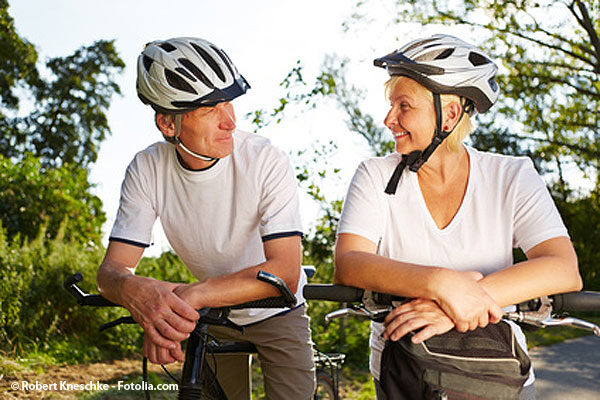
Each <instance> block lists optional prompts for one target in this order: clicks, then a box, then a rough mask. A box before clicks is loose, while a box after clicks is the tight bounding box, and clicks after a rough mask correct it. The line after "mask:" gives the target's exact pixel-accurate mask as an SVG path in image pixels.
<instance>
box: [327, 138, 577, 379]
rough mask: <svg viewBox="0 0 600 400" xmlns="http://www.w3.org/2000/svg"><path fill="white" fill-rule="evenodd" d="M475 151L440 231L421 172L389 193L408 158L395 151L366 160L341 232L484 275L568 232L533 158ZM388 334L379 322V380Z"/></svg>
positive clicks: (398, 255) (413, 259) (375, 336)
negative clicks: (460, 194)
mask: <svg viewBox="0 0 600 400" xmlns="http://www.w3.org/2000/svg"><path fill="white" fill-rule="evenodd" d="M467 152H468V155H469V165H470V168H469V178H468V183H467V189H466V193H465V195H464V198H463V201H462V204H461V205H460V208H459V210H458V212H457V213H456V215H455V216H454V218H453V219H452V221H451V222H450V224H449V225H448V226H446V227H445V228H444V229H439V228H438V227H437V225H436V224H435V222H434V220H433V218H432V217H431V214H430V213H429V210H428V209H427V206H426V204H425V200H424V199H423V195H422V193H421V189H420V187H419V182H418V178H417V174H416V173H414V172H411V171H409V170H408V169H405V171H404V173H403V174H402V177H401V179H400V182H399V185H398V189H397V191H396V194H395V195H388V194H386V193H384V189H385V187H386V185H387V183H388V180H389V179H390V177H391V176H392V173H393V171H394V169H395V168H396V166H397V165H398V163H399V161H400V155H399V154H397V153H395V154H391V155H389V156H387V157H385V158H373V159H369V160H366V161H364V162H362V163H361V164H360V165H359V167H358V169H357V170H356V173H355V175H354V177H353V178H352V182H351V184H350V188H349V189H348V193H347V195H346V199H345V201H344V207H343V211H342V216H341V219H340V223H339V227H338V234H339V233H352V234H355V235H359V236H362V237H364V238H366V239H368V240H370V241H372V242H373V243H375V244H377V254H379V255H382V256H385V257H389V258H392V259H394V260H399V261H404V262H409V263H414V264H421V265H429V266H431V265H435V266H439V267H445V268H450V269H454V270H458V271H468V270H470V271H479V272H481V273H482V274H484V275H487V274H490V273H493V272H495V271H498V270H500V269H503V268H505V267H507V266H510V265H512V264H513V253H512V252H513V248H521V249H522V250H523V251H524V252H527V251H529V250H530V249H531V248H532V247H534V246H535V245H537V244H539V243H541V242H543V241H545V240H548V239H551V238H554V237H558V236H568V233H567V230H566V228H565V226H564V224H563V222H562V219H561V217H560V215H559V213H558V210H557V209H556V206H555V205H554V202H553V201H552V197H551V196H550V194H549V192H548V190H547V188H546V185H545V184H544V182H543V181H542V179H541V177H540V176H539V175H538V174H537V172H536V170H535V169H534V167H533V163H532V162H531V160H530V159H529V158H526V157H510V156H503V155H497V154H492V153H485V152H481V151H478V150H476V149H474V148H471V147H467ZM398 285H399V286H400V285H402V282H398ZM516 328H517V338H518V339H519V341H520V343H521V344H522V346H523V347H524V348H525V349H526V345H525V337H524V335H523V333H522V332H521V330H520V329H519V328H518V327H516ZM382 332H383V325H382V324H378V323H373V324H372V332H371V341H370V342H371V359H370V368H371V372H372V374H373V376H374V377H375V378H377V379H379V367H380V363H381V351H382V350H383V347H384V345H385V341H384V340H383V338H382V337H381V333H382ZM532 375H533V374H532ZM530 381H531V382H532V381H533V378H531V379H530ZM529 383H530V382H529V381H528V382H527V383H526V384H529Z"/></svg>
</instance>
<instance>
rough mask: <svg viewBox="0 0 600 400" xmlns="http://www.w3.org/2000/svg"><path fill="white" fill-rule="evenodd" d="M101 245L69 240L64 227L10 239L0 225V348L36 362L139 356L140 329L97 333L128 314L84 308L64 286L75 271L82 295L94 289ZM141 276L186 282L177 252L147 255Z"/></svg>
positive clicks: (117, 310)
mask: <svg viewBox="0 0 600 400" xmlns="http://www.w3.org/2000/svg"><path fill="white" fill-rule="evenodd" d="M103 256H104V249H103V248H101V247H98V246H87V245H84V244H80V243H77V242H74V241H66V240H65V239H64V235H63V234H62V232H60V231H59V233H58V234H57V236H56V237H54V238H52V239H49V238H48V235H47V234H45V232H44V231H41V232H40V234H39V235H38V236H37V238H35V239H34V240H32V241H25V242H24V243H21V242H20V241H18V240H9V239H7V237H6V234H5V231H4V229H3V228H2V227H0V352H3V353H5V354H8V355H11V356H13V357H25V358H27V359H30V360H37V361H32V363H34V364H35V363H37V364H39V363H42V364H44V363H46V364H54V363H63V362H67V363H73V362H90V361H97V360H101V359H106V358H115V357H122V356H125V355H132V354H139V352H140V349H141V345H142V339H143V337H142V335H141V332H142V331H141V328H139V327H138V326H137V325H121V326H117V327H115V328H111V329H109V330H107V331H104V332H99V331H98V328H99V327H100V325H102V324H104V323H106V322H109V321H112V320H115V319H116V318H118V317H120V316H124V315H128V313H127V312H126V311H125V310H123V309H120V308H108V307H107V308H92V307H80V306H78V305H77V304H76V302H75V299H73V298H72V297H71V296H70V295H69V294H68V293H67V292H66V291H65V290H64V288H63V286H62V285H63V282H64V281H65V279H66V278H67V277H69V276H71V275H72V274H73V273H75V272H81V273H82V275H83V277H84V280H83V282H81V283H80V287H81V288H82V290H84V291H85V292H89V293H97V289H96V287H95V281H96V271H97V269H98V266H99V265H100V262H101V261H102V257H103ZM139 268H140V273H144V274H148V275H150V276H152V277H154V278H157V279H167V280H171V281H189V280H190V279H191V276H190V275H189V272H187V269H186V268H185V266H184V265H183V263H182V262H181V261H180V260H179V258H177V256H175V255H174V254H173V253H164V254H162V255H161V257H159V258H143V259H142V260H141V262H140V266H139Z"/></svg>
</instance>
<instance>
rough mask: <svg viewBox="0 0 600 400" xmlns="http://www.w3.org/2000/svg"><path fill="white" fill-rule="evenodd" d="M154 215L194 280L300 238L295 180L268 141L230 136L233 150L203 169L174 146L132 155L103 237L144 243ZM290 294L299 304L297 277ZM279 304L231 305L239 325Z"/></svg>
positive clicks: (255, 260)
mask: <svg viewBox="0 0 600 400" xmlns="http://www.w3.org/2000/svg"><path fill="white" fill-rule="evenodd" d="M157 217H160V220H161V224H162V226H163V229H164V232H165V235H166V237H167V239H168V240H169V243H170V244H171V246H172V247H173V249H174V250H175V252H176V253H177V255H179V257H180V258H181V260H182V261H183V262H184V264H185V265H186V266H187V267H188V268H189V270H190V271H191V272H192V274H194V276H195V277H196V278H198V280H200V281H202V280H204V279H206V278H210V277H216V276H221V275H225V274H231V273H234V272H237V271H240V270H242V269H244V268H247V267H251V266H255V265H258V264H260V263H262V262H264V261H265V255H264V249H263V242H264V241H267V240H270V239H275V238H279V237H286V236H294V235H302V224H301V220H300V212H299V203H298V193H297V183H296V178H295V175H294V172H293V169H292V167H291V165H290V162H289V158H288V157H287V155H285V154H284V153H283V152H282V151H280V150H279V149H277V148H275V147H274V146H273V145H271V144H270V142H269V140H268V139H266V138H264V137H261V136H258V135H255V134H249V133H247V132H241V131H236V132H235V133H234V149H233V152H232V154H230V155H229V156H227V157H225V158H222V159H220V160H218V161H217V163H216V164H214V165H213V166H211V167H210V168H208V169H204V170H200V171H190V170H188V169H185V168H184V167H182V166H181V164H180V163H179V161H178V159H177V154H176V150H175V148H174V147H173V145H171V144H169V143H166V142H159V143H155V144H153V145H151V146H150V147H148V148H146V149H145V150H143V151H141V152H139V153H138V154H137V155H136V156H135V158H134V159H133V161H132V162H131V164H130V165H129V166H128V168H127V172H126V174H125V180H124V181H123V185H122V187H121V201H120V206H119V211H118V213H117V218H116V221H115V224H114V226H113V229H112V232H111V234H110V240H114V241H121V242H125V243H130V244H133V245H138V246H143V247H147V246H149V245H150V243H151V236H152V226H153V225H154V222H155V221H156V218H157ZM298 274H299V276H300V283H299V285H298V291H297V292H296V298H297V299H298V304H301V303H302V302H303V301H304V298H303V296H302V288H303V286H304V284H305V283H306V277H305V276H304V274H301V270H300V269H298ZM281 311H283V310H282V309H250V310H235V311H232V313H231V319H232V320H233V321H234V322H235V323H237V324H240V325H245V324H249V323H253V322H257V321H261V320H263V319H265V318H267V317H269V316H271V315H274V314H277V313H279V312H281Z"/></svg>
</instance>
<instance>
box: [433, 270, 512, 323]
mask: <svg viewBox="0 0 600 400" xmlns="http://www.w3.org/2000/svg"><path fill="white" fill-rule="evenodd" d="M481 278H482V275H481V274H480V273H479V272H458V271H452V270H449V269H447V270H442V272H440V274H439V275H438V279H437V281H438V282H437V284H436V285H437V288H438V289H437V290H436V293H437V296H436V297H435V299H434V300H435V301H436V303H438V305H439V306H440V308H441V309H442V310H443V311H444V312H445V313H446V314H447V315H448V316H449V317H450V319H451V320H452V321H453V322H454V325H455V326H456V330H457V331H459V332H466V331H468V330H471V331H472V330H475V329H476V328H477V327H482V328H483V327H485V326H486V325H487V324H488V323H490V322H491V323H494V324H495V323H497V322H498V321H500V319H501V318H502V309H501V308H500V306H498V304H496V302H495V301H494V299H492V298H491V297H490V295H489V294H488V293H487V292H486V291H485V290H484V289H483V288H482V287H481V285H480V284H479V283H478V282H477V281H478V280H480V279H481Z"/></svg>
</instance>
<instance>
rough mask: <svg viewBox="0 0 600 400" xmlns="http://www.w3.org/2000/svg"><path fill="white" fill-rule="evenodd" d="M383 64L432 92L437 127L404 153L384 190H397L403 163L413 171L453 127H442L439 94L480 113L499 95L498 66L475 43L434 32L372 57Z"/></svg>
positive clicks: (390, 191) (378, 64) (391, 191)
mask: <svg viewBox="0 0 600 400" xmlns="http://www.w3.org/2000/svg"><path fill="white" fill-rule="evenodd" d="M373 63H374V64H375V66H377V67H382V68H385V69H386V70H387V72H388V74H389V75H390V76H406V77H409V78H411V79H414V80H415V81H417V82H419V83H420V84H421V85H423V86H425V87H426V88H427V89H429V90H430V91H431V92H432V93H433V103H434V109H435V114H436V128H435V132H434V135H433V139H432V141H431V143H430V144H429V146H427V148H425V149H424V150H415V151H412V152H411V153H410V154H403V155H402V159H401V161H400V163H398V166H397V167H396V169H395V170H394V173H393V174H392V176H391V178H390V180H389V181H388V184H387V186H386V188H385V193H387V194H390V195H393V194H395V193H396V189H397V187H398V183H399V181H400V176H401V175H402V173H403V172H404V169H405V168H406V167H409V169H410V170H411V171H413V172H417V171H418V170H419V168H421V166H422V165H423V164H424V163H425V162H426V161H427V160H428V159H429V157H430V156H431V154H432V153H433V152H434V151H435V149H436V148H437V147H438V146H439V145H440V144H441V143H442V142H443V141H444V139H446V138H447V137H448V136H449V135H450V133H452V131H449V132H448V131H444V130H443V129H442V106H441V100H440V95H442V94H454V95H458V96H459V97H461V98H462V99H463V101H462V112H461V116H460V117H459V120H460V119H461V118H462V117H463V115H462V114H464V113H467V114H469V115H471V114H473V113H474V112H475V109H477V111H478V112H480V113H483V112H486V111H487V110H489V109H490V108H491V107H492V105H494V103H495V102H496V100H497V99H498V93H499V91H500V90H499V88H498V84H497V83H496V80H495V77H496V72H497V71H498V67H497V66H496V64H494V62H493V61H491V60H490V58H489V57H488V56H487V55H485V54H484V53H483V52H482V51H481V50H479V49H478V48H477V47H475V46H473V45H470V44H468V43H466V42H464V41H463V40H461V39H459V38H457V37H454V36H450V35H442V34H437V35H433V36H432V37H430V38H426V39H418V40H415V41H412V42H410V43H408V44H406V45H404V46H403V47H401V48H400V49H398V50H396V51H394V52H392V53H390V54H388V55H386V56H383V57H380V58H377V59H375V60H374V61H373Z"/></svg>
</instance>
